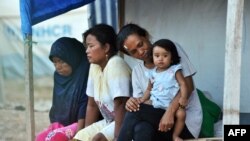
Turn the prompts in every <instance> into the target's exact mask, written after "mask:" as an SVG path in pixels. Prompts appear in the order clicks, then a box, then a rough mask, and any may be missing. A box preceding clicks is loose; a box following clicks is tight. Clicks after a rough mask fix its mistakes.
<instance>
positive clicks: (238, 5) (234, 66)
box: [223, 0, 244, 125]
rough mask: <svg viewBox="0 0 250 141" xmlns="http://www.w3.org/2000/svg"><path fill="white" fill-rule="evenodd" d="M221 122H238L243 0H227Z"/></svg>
mask: <svg viewBox="0 0 250 141" xmlns="http://www.w3.org/2000/svg"><path fill="white" fill-rule="evenodd" d="M227 2H228V5H227V25H226V51H225V53H226V54H225V76H224V101H223V124H224V125H225V124H239V112H240V73H241V49H242V26H243V8H244V0H228V1H227Z"/></svg>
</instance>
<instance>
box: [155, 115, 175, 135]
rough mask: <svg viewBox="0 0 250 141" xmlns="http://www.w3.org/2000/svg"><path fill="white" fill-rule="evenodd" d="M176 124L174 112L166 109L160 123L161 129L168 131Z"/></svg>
mask: <svg viewBox="0 0 250 141" xmlns="http://www.w3.org/2000/svg"><path fill="white" fill-rule="evenodd" d="M173 126H174V114H173V112H172V111H171V110H166V112H165V113H164V115H163V116H162V118H161V121H160V123H159V129H158V130H159V131H161V132H167V131H169V130H171V129H172V128H173Z"/></svg>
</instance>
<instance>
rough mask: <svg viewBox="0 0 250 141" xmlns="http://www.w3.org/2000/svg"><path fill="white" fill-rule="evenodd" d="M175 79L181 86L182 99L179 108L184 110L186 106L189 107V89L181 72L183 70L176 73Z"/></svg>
mask: <svg viewBox="0 0 250 141" xmlns="http://www.w3.org/2000/svg"><path fill="white" fill-rule="evenodd" d="M175 78H176V80H177V82H178V84H179V87H180V95H181V97H180V99H179V106H180V107H181V108H184V107H185V106H187V104H188V97H189V95H188V88H187V84H186V81H185V78H184V76H183V74H182V72H181V70H178V71H176V73H175Z"/></svg>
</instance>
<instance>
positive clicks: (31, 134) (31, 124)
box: [24, 35, 35, 141]
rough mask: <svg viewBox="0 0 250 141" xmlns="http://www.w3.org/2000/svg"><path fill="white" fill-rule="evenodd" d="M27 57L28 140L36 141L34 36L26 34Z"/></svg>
mask: <svg viewBox="0 0 250 141" xmlns="http://www.w3.org/2000/svg"><path fill="white" fill-rule="evenodd" d="M24 59H25V94H26V96H25V97H26V131H27V135H28V136H27V141H34V138H35V120H34V88H33V58H32V36H31V35H26V37H25V45H24Z"/></svg>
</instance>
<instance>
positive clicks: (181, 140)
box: [173, 136, 183, 141]
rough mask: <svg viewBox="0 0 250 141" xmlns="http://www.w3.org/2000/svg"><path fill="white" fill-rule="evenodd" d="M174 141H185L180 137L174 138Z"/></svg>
mask: <svg viewBox="0 0 250 141" xmlns="http://www.w3.org/2000/svg"><path fill="white" fill-rule="evenodd" d="M173 141H183V139H182V138H180V137H178V136H176V137H173Z"/></svg>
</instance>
